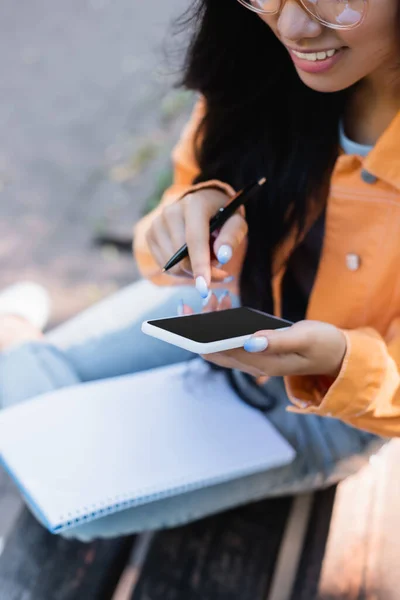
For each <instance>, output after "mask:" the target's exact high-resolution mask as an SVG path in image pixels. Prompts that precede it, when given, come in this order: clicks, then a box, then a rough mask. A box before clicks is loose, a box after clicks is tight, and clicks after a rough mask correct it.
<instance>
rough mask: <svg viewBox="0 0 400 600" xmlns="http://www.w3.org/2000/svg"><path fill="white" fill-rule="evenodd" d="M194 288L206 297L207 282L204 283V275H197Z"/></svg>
mask: <svg viewBox="0 0 400 600" xmlns="http://www.w3.org/2000/svg"><path fill="white" fill-rule="evenodd" d="M196 289H197V291H198V292H199V294H200V296H201V297H202V298H207V296H208V287H207V283H206V280H205V279H204V277H202V276H201V275H199V277H197V279H196Z"/></svg>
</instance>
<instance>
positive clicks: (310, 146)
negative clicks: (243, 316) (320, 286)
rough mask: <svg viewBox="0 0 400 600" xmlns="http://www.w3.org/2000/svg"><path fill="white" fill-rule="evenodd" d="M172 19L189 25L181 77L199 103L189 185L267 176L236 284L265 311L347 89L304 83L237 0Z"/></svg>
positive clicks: (325, 161)
mask: <svg viewBox="0 0 400 600" xmlns="http://www.w3.org/2000/svg"><path fill="white" fill-rule="evenodd" d="M178 25H179V27H180V28H181V29H182V28H183V29H185V31H186V32H187V31H188V29H189V30H190V31H191V32H192V33H191V37H190V40H191V41H190V45H189V48H188V50H187V53H186V58H185V62H184V74H183V77H182V80H181V82H180V83H181V84H182V85H184V86H185V87H186V88H188V89H190V90H195V91H196V92H199V93H200V94H202V95H203V96H204V97H205V99H206V104H207V112H206V115H205V118H204V121H203V123H202V124H201V129H200V130H199V132H198V133H199V135H200V134H201V137H202V143H201V144H199V146H200V147H199V149H198V155H197V159H198V162H199V165H200V170H201V173H200V175H199V176H198V178H197V179H196V182H199V181H206V180H208V179H220V180H222V181H225V182H228V183H230V184H231V185H232V186H233V187H234V188H235V189H237V190H239V189H240V188H242V187H244V186H245V185H246V184H247V183H249V182H250V181H253V180H254V179H256V178H259V177H261V176H264V175H265V176H266V177H267V178H268V187H267V189H263V190H262V191H260V192H259V194H258V196H257V198H255V199H254V200H253V201H252V202H251V203H250V204H249V205H248V206H247V208H246V213H247V221H248V225H249V234H248V251H247V254H246V258H245V262H244V265H243V271H242V276H241V281H240V290H241V300H242V303H243V304H244V305H246V306H252V307H254V308H258V309H261V310H265V311H267V312H272V308H273V307H272V292H271V264H272V257H273V255H274V251H275V250H276V248H277V247H278V246H279V244H280V243H281V242H282V240H283V239H284V238H285V236H286V235H287V234H288V232H289V231H290V230H291V229H292V228H293V226H297V227H298V230H299V231H301V230H302V229H303V227H304V224H305V218H306V215H307V212H308V210H309V206H310V201H311V199H314V200H318V201H319V202H321V203H324V202H325V201H326V196H327V190H328V186H329V179H330V175H331V172H332V169H333V166H334V163H335V160H336V158H337V154H338V147H339V140H338V129H339V126H338V125H339V120H340V117H341V115H342V112H343V109H344V103H345V100H346V97H347V92H346V91H345V92H338V93H329V94H324V93H320V92H316V91H313V90H311V89H310V88H308V87H306V86H305V85H304V84H303V83H302V81H301V80H300V79H299V77H298V75H297V73H296V71H295V68H294V66H293V64H292V61H291V60H290V57H289V56H288V53H287V51H286V49H285V48H284V47H283V46H282V44H281V43H280V42H279V40H277V39H276V37H275V35H274V34H273V32H272V31H271V30H270V29H269V28H268V27H267V26H266V25H265V23H263V22H262V20H261V19H259V18H258V16H257V15H256V14H254V13H252V12H251V11H249V10H247V9H246V8H244V7H243V6H241V5H240V4H239V3H238V2H237V1H236V0H196V2H195V3H194V5H193V6H192V7H191V8H190V9H189V11H188V12H186V13H185V15H184V16H183V17H182V18H181V19H180V21H179V23H178ZM264 187H266V186H264Z"/></svg>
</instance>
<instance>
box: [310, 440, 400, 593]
mask: <svg viewBox="0 0 400 600" xmlns="http://www.w3.org/2000/svg"><path fill="white" fill-rule="evenodd" d="M399 464H400V440H393V441H392V442H390V444H389V445H388V446H387V447H385V448H384V449H383V451H382V452H381V453H380V454H379V455H378V456H377V457H376V458H375V459H374V460H373V462H372V464H371V465H370V466H368V467H366V468H364V469H362V471H360V472H359V473H358V474H357V475H354V476H353V477H350V478H349V479H347V480H346V481H344V482H343V483H341V484H340V485H339V486H338V492H337V498H336V501H335V506H334V511H333V516H332V523H331V528H330V533H329V538H328V543H327V549H326V553H325V557H324V561H323V568H322V574H321V582H320V586H319V594H318V600H377V599H378V598H379V600H398V598H399V597H400V592H399V580H400V577H399V557H400V510H399V497H400V469H399Z"/></svg>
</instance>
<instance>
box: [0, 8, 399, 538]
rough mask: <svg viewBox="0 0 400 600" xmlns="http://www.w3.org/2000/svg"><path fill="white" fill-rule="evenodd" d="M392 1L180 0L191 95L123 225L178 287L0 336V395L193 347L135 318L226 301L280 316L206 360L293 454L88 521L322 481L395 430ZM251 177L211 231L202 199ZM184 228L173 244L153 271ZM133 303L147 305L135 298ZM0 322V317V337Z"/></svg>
mask: <svg viewBox="0 0 400 600" xmlns="http://www.w3.org/2000/svg"><path fill="white" fill-rule="evenodd" d="M399 17H400V15H399V2H398V0H369V1H368V3H367V2H364V0H347V1H346V0H344V1H343V2H342V1H340V0H339V1H337V2H336V1H333V2H330V0H315V1H311V0H285V1H284V0H282V1H280V2H276V3H275V4H274V0H268V1H267V2H261V1H256V0H251V2H250V1H246V0H241V1H240V2H238V1H237V0H223V1H222V0H196V2H195V4H194V8H193V11H192V13H190V15H186V17H185V18H184V20H183V23H182V24H183V26H184V29H185V34H187V31H188V25H191V26H192V37H191V42H190V46H189V49H188V52H187V55H186V60H185V65H184V73H183V77H182V83H183V85H185V86H186V88H189V89H190V90H194V91H195V92H196V93H197V95H198V101H197V103H196V106H195V108H194V111H193V115H192V118H191V120H190V122H189V123H188V125H187V126H186V127H185V129H184V131H183V133H182V136H181V138H180V140H179V141H178V143H177V145H176V147H175V149H174V152H173V155H172V159H173V163H174V180H173V183H172V185H171V186H170V187H169V188H168V189H167V190H166V192H165V193H164V195H163V197H162V200H161V203H160V205H159V206H157V207H156V208H155V209H154V210H153V211H152V212H151V213H150V214H148V215H146V217H144V218H143V219H142V220H141V221H140V222H139V223H138V224H137V225H136V228H135V237H134V239H135V243H134V251H135V257H136V259H137V262H138V266H139V268H140V271H141V273H142V275H143V276H144V278H146V279H148V280H150V281H151V282H153V283H156V284H157V285H166V286H173V285H180V284H188V285H189V286H190V287H189V288H186V290H185V291H183V290H182V288H181V289H179V290H178V291H176V292H175V291H174V289H172V287H169V288H168V287H167V288H166V290H160V289H159V288H154V287H153V286H151V284H150V283H148V282H140V284H137V285H136V286H134V288H133V289H132V290H129V292H128V293H127V300H128V301H127V302H126V304H125V305H124V306H123V310H120V309H121V305H120V304H119V299H117V300H116V299H114V300H110V301H109V302H108V303H107V304H106V305H104V306H103V307H100V310H99V313H100V315H101V319H100V320H101V321H104V322H106V321H107V320H108V318H109V316H110V315H111V314H112V315H117V314H125V313H126V312H128V310H127V306H129V309H130V310H131V311H132V312H131V313H129V314H131V315H132V317H131V318H132V323H131V324H130V325H129V326H125V327H122V328H121V327H120V328H118V327H117V326H116V327H115V330H113V331H112V332H111V333H109V334H108V335H104V336H99V335H96V336H94V337H92V338H90V337H89V336H88V339H86V340H85V341H84V342H83V343H81V344H80V345H72V346H70V347H67V348H66V349H62V350H60V349H58V348H56V347H55V346H54V345H52V344H51V343H49V340H45V342H44V343H43V341H38V340H37V339H36V338H32V339H31V341H30V343H28V344H26V343H25V344H22V345H18V346H17V347H16V346H15V345H14V346H13V344H12V340H11V341H10V340H9V339H8V343H7V348H4V346H3V349H4V352H3V353H1V354H0V398H1V401H2V403H3V406H5V405H7V404H15V403H17V402H20V401H22V400H25V399H26V398H29V397H31V396H32V395H34V394H35V393H36V394H38V393H43V391H46V390H48V389H49V387H51V386H53V388H54V387H62V386H64V385H71V383H76V382H77V381H88V380H91V379H99V378H105V377H110V376H118V375H121V374H123V373H132V372H137V371H141V370H145V369H150V368H151V367H157V366H162V365H164V366H165V365H168V364H172V363H174V362H177V361H185V360H191V359H192V358H193V355H191V354H190V353H187V352H185V351H183V350H182V349H178V348H175V347H173V346H167V345H163V344H162V342H160V341H158V340H152V339H151V338H148V337H147V339H146V340H143V336H142V337H139V336H140V328H141V323H142V321H143V320H154V319H157V318H165V317H168V316H171V314H173V313H174V312H175V311H176V310H179V311H180V314H187V313H189V312H191V311H192V310H193V311H194V312H198V311H201V310H205V311H211V310H212V311H214V310H215V311H218V310H223V309H228V308H229V307H230V306H231V304H232V301H233V302H234V304H235V305H236V304H242V305H244V306H248V307H252V308H255V309H259V310H263V311H264V312H268V313H273V314H274V315H276V316H280V317H283V318H285V319H286V320H288V321H292V322H295V324H294V325H293V326H291V327H288V328H286V329H284V330H282V331H269V330H265V331H258V332H254V335H252V336H251V341H248V342H246V345H245V346H244V347H243V348H237V349H234V350H229V351H224V352H218V353H214V354H212V355H206V356H205V359H206V360H208V361H209V362H210V365H212V366H213V367H214V365H215V366H216V367H219V368H223V369H225V370H227V371H228V373H229V379H230V382H231V383H232V385H234V387H235V389H236V390H237V392H238V393H239V395H240V396H241V398H243V399H248V401H249V402H250V403H251V404H252V405H253V406H254V405H256V406H257V407H259V408H261V409H263V410H264V411H265V416H266V417H267V418H268V419H269V420H270V421H271V422H272V423H273V425H274V426H275V427H276V428H277V429H278V430H279V431H280V433H281V434H282V435H284V436H285V437H286V439H287V440H288V441H289V442H290V443H291V444H292V446H293V447H294V448H295V450H296V452H297V456H296V460H295V461H294V462H293V464H292V465H290V467H288V468H284V469H276V470H274V471H273V472H267V473H261V474H258V475H257V476H254V477H253V478H247V479H246V480H243V479H241V480H240V479H239V480H237V481H234V482H231V484H227V485H225V484H224V485H221V486H213V487H210V488H204V489H203V490H200V491H198V492H197V491H196V492H193V493H190V494H183V495H182V497H181V498H179V499H178V500H177V501H176V500H175V499H174V500H171V501H166V502H163V501H160V502H155V503H153V505H152V507H151V509H150V510H149V511H147V510H138V509H137V508H135V509H132V510H127V511H125V512H123V513H121V515H120V517H118V520H113V519H111V520H110V519H109V518H108V517H107V518H104V519H101V520H99V521H97V522H96V524H95V526H93V529H91V530H90V536H95V537H97V536H103V535H118V534H121V533H124V534H126V533H130V532H134V531H139V530H142V529H147V528H149V527H160V526H162V525H163V526H165V525H170V526H171V525H176V524H178V523H183V522H186V521H187V520H190V519H195V518H200V517H202V516H205V515H208V514H212V513H215V512H217V511H220V510H223V509H226V508H229V507H232V506H235V505H238V504H242V503H244V502H250V501H254V500H256V499H260V498H263V497H267V496H269V495H278V494H288V493H293V492H304V491H305V490H310V489H315V488H317V487H323V486H326V485H329V484H331V483H333V482H336V481H338V480H340V479H342V478H343V477H346V476H347V475H349V474H352V473H354V472H355V471H356V470H357V469H358V468H359V467H360V466H361V465H363V464H366V463H367V461H368V459H369V457H370V456H371V454H372V453H373V452H375V451H376V450H377V449H378V448H380V447H381V446H382V445H383V444H384V443H385V442H386V441H387V439H388V438H389V437H394V436H397V437H400V312H399V307H400V271H399V243H398V240H399V231H400V159H399V157H400V141H399V140H400V113H399V109H400V87H399V82H400V79H399V75H400V60H399V58H400V50H399V48H400V47H399V41H400V34H399V32H400V28H399V24H400V18H399ZM262 177H266V179H267V183H266V184H265V185H264V186H262V188H261V189H260V190H259V192H258V194H257V195H256V196H255V197H254V198H253V199H252V200H251V202H248V203H247V204H246V206H245V207H241V210H240V211H238V212H237V213H235V214H234V215H232V216H231V217H230V218H229V219H228V220H227V221H226V222H225V223H224V225H223V226H222V227H221V229H220V230H218V231H216V232H214V233H215V235H213V237H212V239H210V234H209V227H210V219H211V218H212V217H213V215H214V214H216V213H217V212H218V211H219V210H220V209H221V208H222V207H224V206H225V205H226V204H227V203H228V202H229V200H230V199H231V198H232V197H233V196H234V195H235V193H236V192H237V191H239V190H241V189H243V188H244V187H245V186H247V185H248V184H249V183H251V182H253V181H256V180H259V179H260V178H262ZM184 243H187V246H188V250H189V256H188V257H187V258H185V260H184V261H182V262H181V263H179V264H177V265H174V267H173V268H172V269H171V270H170V271H168V272H167V273H165V272H163V266H164V265H165V263H166V262H167V261H168V260H169V259H170V258H171V256H172V255H173V254H174V253H175V252H176V250H178V249H179V248H180V247H181V246H182V245H183V244H184ZM143 284H145V285H143ZM195 288H197V290H196V289H195ZM210 288H215V291H214V292H213V291H212V290H211V289H210ZM226 288H228V289H229V290H230V292H231V293H233V294H234V297H233V299H232V295H231V296H230V295H229V294H226V293H220V292H222V290H223V289H226ZM154 289H156V290H157V291H156V292H155V291H154ZM182 294H183V295H184V300H185V301H182V300H180V299H181V298H182ZM200 295H201V297H202V298H203V299H204V301H205V306H203V307H202V302H201V298H200ZM155 299H156V300H155ZM139 305H140V306H145V307H147V308H148V313H146V314H143V312H142V313H141V314H139V315H138V313H137V312H136V314H135V312H134V311H135V307H137V306H139ZM7 318H8V319H9V318H10V317H7V316H6V317H5V319H7ZM86 318H87V317H83V318H82V321H80V322H79V325H80V327H79V328H81V326H82V322H83V323H85V320H86ZM184 318H185V317H184ZM89 320H90V319H89ZM3 324H4V317H3ZM96 333H97V332H96ZM1 335H2V329H1V323H0V347H1ZM3 335H4V326H3ZM53 341H54V338H53ZM157 342H158V343H157ZM21 372H23V373H24V378H23V381H22V380H21V376H20V374H21ZM165 393H166V395H167V394H168V390H165ZM262 400H265V402H264V403H263V402H262ZM267 409H268V410H267ZM305 415H307V418H305ZM321 417H324V418H321ZM177 426H178V427H179V423H178V424H177ZM86 533H87V532H86ZM79 534H80V533H79V531H74V535H78V536H79ZM87 535H89V534H87Z"/></svg>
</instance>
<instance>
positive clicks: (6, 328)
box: [0, 315, 43, 352]
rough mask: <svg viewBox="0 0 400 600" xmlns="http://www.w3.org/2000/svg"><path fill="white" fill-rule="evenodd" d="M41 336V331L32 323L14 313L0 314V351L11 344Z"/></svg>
mask: <svg viewBox="0 0 400 600" xmlns="http://www.w3.org/2000/svg"><path fill="white" fill-rule="evenodd" d="M42 338H43V333H42V332H41V331H40V329H37V327H35V326H34V325H32V323H29V321H26V320H25V319H23V318H22V317H16V316H14V315H3V316H2V315H0V352H4V350H7V349H8V348H11V346H17V345H19V344H24V343H26V342H31V341H37V340H41V339H42Z"/></svg>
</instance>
